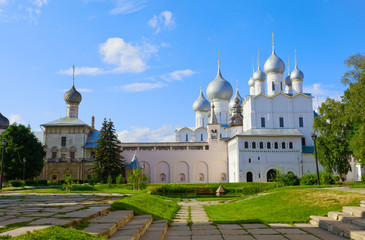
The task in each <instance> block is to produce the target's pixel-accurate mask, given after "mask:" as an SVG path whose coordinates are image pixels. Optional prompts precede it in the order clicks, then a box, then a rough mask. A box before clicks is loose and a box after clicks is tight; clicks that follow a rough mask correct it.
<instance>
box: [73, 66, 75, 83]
mask: <svg viewBox="0 0 365 240" xmlns="http://www.w3.org/2000/svg"><path fill="white" fill-rule="evenodd" d="M72 69H73V74H72V86H74V85H75V65H73V66H72Z"/></svg>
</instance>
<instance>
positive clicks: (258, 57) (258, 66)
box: [257, 50, 260, 70]
mask: <svg viewBox="0 0 365 240" xmlns="http://www.w3.org/2000/svg"><path fill="white" fill-rule="evenodd" d="M257 64H258V65H257V70H259V69H260V50H257Z"/></svg>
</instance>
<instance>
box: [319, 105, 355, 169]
mask: <svg viewBox="0 0 365 240" xmlns="http://www.w3.org/2000/svg"><path fill="white" fill-rule="evenodd" d="M346 107H347V104H346V103H344V102H343V101H336V100H335V99H331V98H327V99H326V101H325V102H324V103H322V105H321V107H320V108H319V114H318V117H317V118H315V119H314V125H313V130H314V131H315V132H318V133H319V136H318V138H317V140H316V144H317V152H318V161H319V163H320V164H321V165H322V166H323V167H324V168H325V170H326V171H327V172H333V171H334V172H336V173H338V174H339V175H341V174H347V173H348V172H349V171H350V170H351V166H350V159H351V155H352V152H351V150H350V148H349V136H350V134H351V131H352V125H351V123H350V122H349V121H348V118H347V117H346V115H345V114H343V113H344V111H345V109H346Z"/></svg>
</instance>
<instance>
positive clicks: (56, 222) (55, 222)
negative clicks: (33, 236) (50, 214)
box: [28, 218, 81, 226]
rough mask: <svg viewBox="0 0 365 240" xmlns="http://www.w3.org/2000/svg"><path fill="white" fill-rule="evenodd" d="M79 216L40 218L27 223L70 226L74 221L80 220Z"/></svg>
mask: <svg viewBox="0 0 365 240" xmlns="http://www.w3.org/2000/svg"><path fill="white" fill-rule="evenodd" d="M80 221H81V219H80V218H76V219H60V218H41V219H38V220H36V221H33V222H30V223H29V224H28V225H60V226H70V225H72V224H73V223H74V222H80Z"/></svg>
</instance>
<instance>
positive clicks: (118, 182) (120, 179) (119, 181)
mask: <svg viewBox="0 0 365 240" xmlns="http://www.w3.org/2000/svg"><path fill="white" fill-rule="evenodd" d="M115 183H116V184H122V183H124V178H123V175H122V174H119V175H118V176H117V178H116V179H115Z"/></svg>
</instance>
